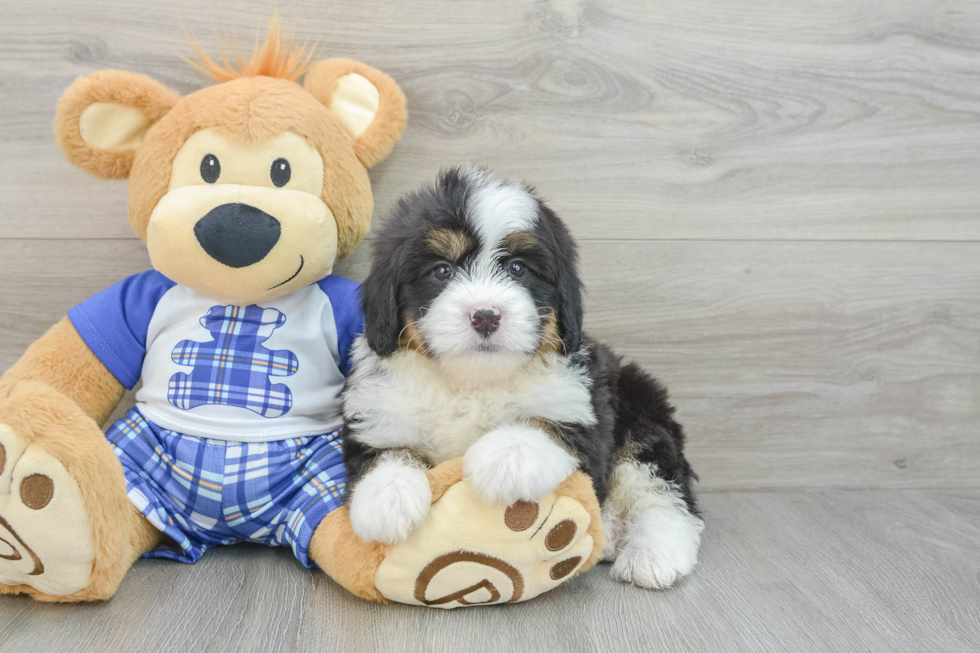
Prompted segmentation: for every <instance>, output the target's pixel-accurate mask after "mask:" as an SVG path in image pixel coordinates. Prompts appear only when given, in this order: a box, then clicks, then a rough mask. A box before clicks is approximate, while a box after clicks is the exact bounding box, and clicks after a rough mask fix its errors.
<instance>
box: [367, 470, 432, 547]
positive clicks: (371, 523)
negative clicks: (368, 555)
mask: <svg viewBox="0 0 980 653" xmlns="http://www.w3.org/2000/svg"><path fill="white" fill-rule="evenodd" d="M431 502H432V490H431V489H429V479H428V477H426V475H425V471H423V470H422V469H421V468H419V467H416V466H413V465H411V464H409V463H407V462H405V461H403V460H401V459H399V458H397V457H387V458H385V457H383V458H382V459H381V460H380V461H379V462H378V464H377V465H376V466H375V467H374V469H372V470H371V471H370V472H368V473H367V474H366V475H365V476H364V478H362V479H361V481H360V482H359V483H358V484H357V486H356V487H355V489H354V492H353V494H352V495H351V499H350V521H351V525H352V526H353V527H354V532H355V533H357V535H358V536H360V538H361V539H362V540H364V541H365V542H381V543H383V544H395V543H397V542H404V541H405V538H407V537H408V534H409V532H410V531H411V530H412V529H414V528H415V527H417V526H418V525H419V524H421V523H422V521H423V520H424V519H425V516H426V514H428V512H429V504H430V503H431Z"/></svg>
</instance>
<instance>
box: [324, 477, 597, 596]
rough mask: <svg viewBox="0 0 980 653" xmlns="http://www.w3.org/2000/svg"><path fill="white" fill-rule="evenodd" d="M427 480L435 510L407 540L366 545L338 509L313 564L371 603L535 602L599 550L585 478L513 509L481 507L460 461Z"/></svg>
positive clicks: (591, 494)
mask: <svg viewBox="0 0 980 653" xmlns="http://www.w3.org/2000/svg"><path fill="white" fill-rule="evenodd" d="M427 476H428V480H429V487H430V488H431V491H432V505H431V507H430V508H429V511H428V514H427V516H426V517H425V519H424V520H423V521H422V522H421V524H419V525H418V526H417V527H416V528H414V529H413V530H412V531H411V532H410V533H409V535H408V538H407V539H406V540H405V541H404V542H402V543H401V544H396V545H393V546H392V545H385V544H381V543H378V542H365V541H363V540H362V539H361V538H359V537H358V536H357V535H356V534H355V533H354V530H353V528H352V526H351V519H350V516H349V512H348V509H347V507H344V508H341V509H340V510H335V511H334V512H332V513H330V514H329V515H327V517H326V518H325V519H324V520H323V522H321V523H320V526H319V527H317V530H316V533H315V534H314V536H313V541H312V542H311V545H310V552H311V555H312V557H313V559H314V561H315V562H316V563H317V564H318V565H319V566H320V567H321V568H322V569H323V570H324V571H325V572H327V573H328V574H329V575H330V576H331V577H332V578H333V579H334V580H336V581H337V582H338V583H340V584H341V585H343V586H344V587H346V588H347V589H348V590H350V591H351V592H354V593H355V594H357V595H358V596H360V597H362V598H365V599H368V600H371V601H379V602H389V601H395V602H398V603H409V604H412V605H424V606H431V607H436V608H456V607H461V606H470V605H486V604H494V603H508V602H517V601H526V600H527V599H530V598H534V597H535V596H537V595H539V594H541V593H543V592H546V591H548V590H550V589H552V588H554V587H556V586H557V585H559V584H561V583H563V582H565V581H566V580H568V579H569V578H571V577H572V576H574V575H575V574H577V573H578V572H580V571H582V570H583V569H588V568H589V567H591V566H592V565H593V564H595V562H596V560H597V559H598V558H599V554H600V552H601V550H602V547H603V546H604V545H605V536H604V535H603V526H602V520H601V518H600V517H599V504H598V502H597V501H596V498H595V494H594V492H593V491H592V484H591V482H590V481H589V479H588V477H586V476H585V475H584V474H582V473H581V472H576V473H575V474H573V475H572V476H570V477H569V478H567V479H566V480H565V481H563V482H561V483H559V484H558V487H556V488H555V489H554V490H553V491H551V492H549V493H546V494H545V496H544V497H542V498H541V500H540V501H537V502H529V501H519V502H516V503H514V504H513V505H510V506H501V505H497V504H494V503H488V502H487V501H485V500H484V499H483V497H482V496H481V494H480V493H479V492H478V491H477V490H476V489H475V488H474V487H473V485H472V484H471V483H469V482H466V481H464V480H463V464H462V461H461V460H458V459H457V460H451V461H449V462H446V463H443V464H442V465H440V466H438V467H436V468H435V469H431V470H429V471H428V473H427ZM355 493H356V490H355Z"/></svg>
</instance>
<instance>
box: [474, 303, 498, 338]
mask: <svg viewBox="0 0 980 653" xmlns="http://www.w3.org/2000/svg"><path fill="white" fill-rule="evenodd" d="M470 324H471V325H472V326H473V328H474V329H476V332H477V333H479V334H480V335H481V336H483V337H484V338H486V337H487V336H489V335H490V334H491V333H493V332H494V331H496V330H497V329H498V328H500V309H499V308H497V307H496V306H491V307H490V308H478V309H476V310H475V311H473V312H472V313H470Z"/></svg>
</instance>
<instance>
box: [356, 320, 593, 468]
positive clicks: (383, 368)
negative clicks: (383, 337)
mask: <svg viewBox="0 0 980 653" xmlns="http://www.w3.org/2000/svg"><path fill="white" fill-rule="evenodd" d="M589 386H590V383H589V378H588V376H587V374H586V373H585V370H583V369H581V368H576V367H572V366H571V365H569V362H568V360H567V359H566V358H563V357H561V356H558V355H555V354H551V355H547V356H543V357H535V358H534V359H532V360H531V361H529V362H528V363H527V364H525V365H524V366H523V367H521V368H520V369H519V370H516V371H513V372H510V373H507V374H503V373H502V372H500V371H499V370H493V371H491V370H487V371H486V373H485V374H484V373H482V372H477V371H473V372H472V373H470V374H468V375H466V377H465V378H459V377H458V376H457V375H453V374H450V373H448V372H447V371H446V370H444V369H443V368H442V367H441V366H440V364H439V363H438V362H437V361H434V360H432V359H430V358H428V357H426V356H424V355H421V354H417V353H415V352H413V351H410V350H403V351H399V352H396V353H395V354H393V355H392V356H390V357H388V358H387V359H381V358H379V357H378V356H377V355H375V354H374V352H372V351H371V350H370V348H369V347H368V346H367V343H366V342H365V341H364V339H363V338H361V339H359V340H358V341H357V343H356V344H355V347H354V373H353V374H352V376H351V378H350V381H349V383H348V387H347V390H346V393H345V398H344V413H345V416H346V418H347V419H348V420H350V421H355V420H356V421H357V422H358V427H357V434H358V439H359V440H360V441H361V442H363V443H364V444H367V445H368V446H371V447H376V448H379V449H388V448H393V447H407V448H409V449H411V450H413V451H415V452H417V453H419V454H422V455H424V456H426V457H427V458H428V459H429V461H430V462H431V463H432V464H436V465H437V464H439V463H441V462H444V461H446V460H449V459H451V458H456V457H458V456H462V455H463V454H464V453H465V452H466V450H467V449H468V448H469V447H470V445H472V444H473V443H474V442H476V440H477V439H479V438H480V437H481V436H483V435H484V434H486V433H488V432H490V431H492V430H493V429H495V428H498V427H501V426H507V425H512V424H519V423H523V422H526V421H527V420H529V419H531V418H539V419H546V420H551V421H556V422H563V423H580V424H593V423H595V414H594V412H593V410H592V401H591V394H590V387H589Z"/></svg>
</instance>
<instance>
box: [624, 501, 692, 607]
mask: <svg viewBox="0 0 980 653" xmlns="http://www.w3.org/2000/svg"><path fill="white" fill-rule="evenodd" d="M703 529H704V522H703V521H701V519H700V518H699V517H696V516H694V515H692V514H691V513H690V512H688V511H687V510H686V509H678V508H674V507H670V508H668V507H654V508H647V509H646V510H644V511H643V512H642V513H640V514H639V515H637V516H636V517H635V518H634V519H633V520H632V521H631V523H629V524H628V526H627V530H626V533H625V536H624V537H623V541H622V544H621V548H620V549H619V551H618V553H617V554H616V561H615V562H614V563H613V566H612V569H610V570H609V575H610V576H612V577H613V578H614V579H616V580H621V581H624V582H627V583H633V584H634V585H638V586H639V587H645V588H647V589H665V588H668V587H670V586H671V585H673V584H674V583H675V582H677V580H679V579H680V578H681V577H683V576H687V575H688V574H689V573H691V571H693V570H694V566H695V565H696V564H697V563H698V549H700V547H701V531H702V530H703Z"/></svg>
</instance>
